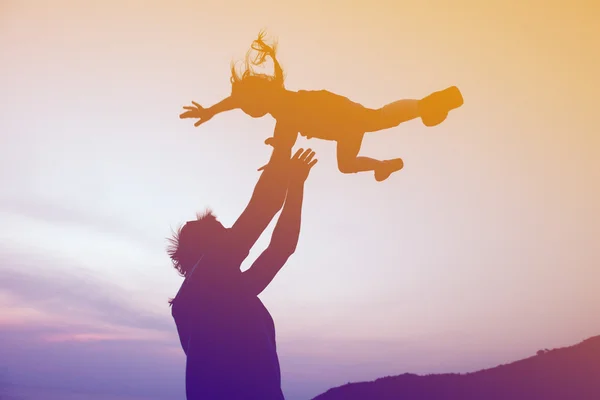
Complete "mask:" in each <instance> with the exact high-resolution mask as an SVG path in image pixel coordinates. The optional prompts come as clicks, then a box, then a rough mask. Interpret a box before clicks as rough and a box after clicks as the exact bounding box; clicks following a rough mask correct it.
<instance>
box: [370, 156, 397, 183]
mask: <svg viewBox="0 0 600 400" xmlns="http://www.w3.org/2000/svg"><path fill="white" fill-rule="evenodd" d="M402 167H404V161H402V159H401V158H394V159H392V160H384V161H382V162H381V165H380V166H379V167H378V168H377V169H375V171H374V172H375V180H376V181H377V182H381V181H385V180H386V179H387V178H389V177H390V175H391V174H393V173H394V172H396V171H400V170H401V169H402Z"/></svg>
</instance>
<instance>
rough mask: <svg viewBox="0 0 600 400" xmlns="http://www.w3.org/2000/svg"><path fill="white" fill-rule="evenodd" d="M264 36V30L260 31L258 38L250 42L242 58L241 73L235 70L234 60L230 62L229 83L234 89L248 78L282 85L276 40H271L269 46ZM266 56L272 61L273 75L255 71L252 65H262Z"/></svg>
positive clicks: (282, 76) (282, 79)
mask: <svg viewBox="0 0 600 400" xmlns="http://www.w3.org/2000/svg"><path fill="white" fill-rule="evenodd" d="M265 37H266V33H265V31H260V32H259V34H258V38H257V39H256V40H254V41H253V42H252V45H251V46H250V50H248V52H247V53H246V57H245V58H244V68H243V69H242V71H241V73H240V72H238V71H237V70H236V65H235V63H234V62H232V63H231V84H232V85H233V89H234V90H235V88H236V86H237V85H239V84H240V83H243V82H244V81H247V80H248V79H250V80H262V81H264V82H265V83H269V84H273V85H274V86H277V87H284V85H283V82H284V80H285V76H284V73H283V69H282V68H281V65H279V61H278V60H277V57H276V53H277V42H273V44H271V45H270V46H269V45H268V44H266V43H265V41H264V39H265ZM267 57H270V58H271V60H272V61H273V69H274V73H273V75H267V74H262V73H257V72H256V71H255V70H254V69H253V66H260V65H263V64H264V63H265V62H266V61H267Z"/></svg>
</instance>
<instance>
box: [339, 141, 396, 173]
mask: <svg viewBox="0 0 600 400" xmlns="http://www.w3.org/2000/svg"><path fill="white" fill-rule="evenodd" d="M363 136H364V134H363V133H360V134H356V133H354V134H349V135H344V136H343V137H342V138H341V139H340V140H338V142H337V160H338V168H339V170H340V172H342V173H344V174H352V173H356V172H363V171H374V172H375V179H376V180H377V181H379V182H381V181H383V180H385V179H387V178H388V177H389V176H390V175H391V174H392V173H394V172H396V171H398V170H400V169H402V167H403V166H404V163H403V161H402V159H401V158H395V159H392V160H385V161H380V160H375V159H373V158H369V157H359V156H358V153H359V152H360V146H361V144H362V139H363Z"/></svg>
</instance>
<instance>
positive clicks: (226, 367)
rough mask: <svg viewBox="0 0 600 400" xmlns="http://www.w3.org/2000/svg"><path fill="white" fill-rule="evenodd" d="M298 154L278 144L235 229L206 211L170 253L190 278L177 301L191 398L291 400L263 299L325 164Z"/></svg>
mask: <svg viewBox="0 0 600 400" xmlns="http://www.w3.org/2000/svg"><path fill="white" fill-rule="evenodd" d="M278 129H285V128H283V127H281V126H280V125H278V126H276V128H275V130H276V131H277V130H278ZM290 154H291V151H290V147H288V146H278V147H276V148H274V150H273V154H272V156H271V159H270V161H269V163H268V164H267V165H266V166H265V168H264V172H263V173H262V175H261V177H260V178H259V180H258V183H257V185H256V187H255V189H254V193H253V194H252V198H251V199H250V202H249V204H248V206H247V207H246V209H245V210H244V212H243V213H242V215H241V216H240V217H239V218H238V220H237V221H236V222H235V224H234V225H233V226H232V227H231V228H225V227H224V226H223V225H222V224H221V223H220V222H219V221H218V220H217V219H216V217H215V216H214V215H213V214H212V213H210V212H206V213H205V214H203V215H200V216H198V219H197V220H195V221H190V222H187V223H186V224H185V225H184V226H183V228H182V229H181V230H180V231H179V232H178V234H177V235H176V237H175V238H174V239H173V240H172V244H173V246H172V247H171V248H170V249H169V254H170V256H171V259H172V260H173V263H174V266H175V268H176V269H177V270H178V271H179V272H180V273H181V274H182V275H183V276H184V277H185V280H184V282H183V284H182V286H181V288H180V290H179V292H178V293H177V296H176V297H175V298H174V299H173V300H172V301H171V304H172V315H173V318H174V319H175V323H176V325H177V331H178V334H179V338H180V341H181V346H182V348H183V350H184V352H185V354H186V357H187V361H186V396H187V399H188V400H196V399H239V400H244V399H257V400H258V399H260V400H270V399H273V400H275V399H276V400H282V399H283V393H282V391H281V377H280V369H279V361H278V358H277V350H276V342H275V326H274V323H273V319H272V318H271V315H270V314H269V312H268V310H267V309H266V308H265V307H264V305H263V304H262V302H261V301H260V299H259V298H258V297H257V296H258V294H260V293H261V292H262V291H263V290H264V289H265V288H266V287H267V285H268V284H269V283H270V282H271V281H272V280H273V278H274V277H275V275H276V274H277V272H278V271H279V270H280V269H281V268H282V267H283V265H284V264H285V263H286V261H287V260H288V258H289V257H290V256H291V255H292V254H293V253H294V251H295V249H296V245H297V243H298V237H299V234H300V220H301V210H302V200H303V194H304V182H305V181H306V178H307V177H308V174H309V172H310V169H311V168H312V167H313V166H314V164H315V163H316V162H317V160H316V159H313V157H314V152H312V151H311V150H310V149H308V150H306V151H303V150H302V149H300V150H298V152H296V154H295V155H294V156H293V157H291V158H290ZM282 207H283V210H282V212H281V216H280V217H279V219H278V221H277V224H276V226H275V229H274V231H273V235H272V238H271V242H270V244H269V246H268V247H267V249H266V250H264V251H263V253H262V254H261V255H260V256H259V257H258V258H257V259H256V261H255V262H254V263H253V264H252V266H251V267H250V268H249V269H248V270H246V271H244V272H243V273H242V272H241V270H240V265H241V263H242V262H243V261H244V260H245V258H246V257H247V256H248V254H249V251H250V249H251V248H252V246H253V245H254V244H255V243H256V241H257V240H258V238H259V237H260V235H261V234H262V232H263V231H264V230H265V229H266V227H267V226H268V225H269V223H270V221H271V220H272V219H273V217H274V216H275V214H277V212H278V211H279V210H280V209H281V208H282Z"/></svg>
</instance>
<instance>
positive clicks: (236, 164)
mask: <svg viewBox="0 0 600 400" xmlns="http://www.w3.org/2000/svg"><path fill="white" fill-rule="evenodd" d="M599 18H600V6H599V5H598V3H597V2H594V1H591V0H590V1H581V0H577V1H569V2H566V1H562V2H558V1H552V0H546V1H541V0H540V1H516V0H510V1H506V0H502V1H500V0H489V1H485V2H484V1H476V0H473V1H464V0H455V1H401V0H394V1H392V0H390V1H383V0H379V1H378V0H368V1H366V0H352V1H341V0H328V1H323V0H308V1H307V0H303V1H293V2H292V1H283V2H274V1H273V0H268V1H267V0H258V1H253V2H251V1H241V0H228V1H216V0H215V1H203V0H197V1H175V0H173V1H150V0H146V1H142V0H138V1H133V0H105V1H93V2H92V1H64V0H53V1H42V0H39V1H33V0H31V1H28V0H23V1H18V0H0V138H1V142H0V187H2V190H1V191H0V221H1V223H0V395H1V394H2V390H3V389H2V385H3V384H7V385H14V386H16V387H17V389H14V390H20V391H21V392H20V393H34V392H35V390H41V391H47V392H44V393H46V397H45V398H47V399H50V395H49V394H48V393H59V394H56V396H57V397H56V398H57V399H58V398H60V399H67V398H68V397H67V394H65V393H71V392H80V393H81V394H78V395H74V396H75V397H73V398H74V399H75V398H76V399H84V398H85V399H90V400H101V399H102V400H104V399H123V400H133V399H150V400H158V399H174V398H183V397H184V367H185V358H184V355H183V352H182V350H181V348H180V345H179V340H178V338H177V333H176V330H175V325H174V322H173V320H172V318H171V315H170V309H169V307H168V304H167V300H168V299H169V297H172V296H174V295H175V293H176V292H177V290H178V288H179V285H180V284H181V282H182V278H181V277H179V276H178V275H177V273H176V271H175V270H174V269H173V268H171V266H170V262H169V259H168V257H167V254H166V252H165V247H166V245H167V242H166V238H167V237H169V236H170V234H171V230H172V229H176V228H177V227H178V226H179V225H180V224H182V223H183V222H185V221H186V220H189V219H192V218H194V215H195V213H196V212H197V211H202V210H203V209H204V208H205V207H211V208H212V209H213V210H214V212H215V214H216V215H217V216H218V217H219V219H220V220H221V221H222V222H223V223H224V224H225V225H226V226H230V225H231V224H232V223H233V222H234V221H235V219H236V218H237V216H238V215H239V214H240V212H241V211H242V210H243V208H244V207H245V205H246V203H247V201H248V200H249V198H250V195H251V192H252V189H253V186H254V184H255V183H256V180H257V179H258V177H259V173H258V172H257V171H256V169H257V168H258V167H260V166H261V165H263V164H264V163H265V162H266V160H267V159H268V157H269V152H270V148H269V147H267V146H265V145H264V144H263V141H264V139H266V138H267V137H268V136H270V135H271V134H272V130H273V127H274V125H275V122H274V120H273V119H272V118H271V117H264V118H261V119H252V118H250V117H249V116H247V115H245V114H243V113H242V112H241V111H232V112H229V113H227V114H223V115H219V116H217V117H215V118H213V119H212V120H211V121H209V122H208V123H206V124H205V125H202V126H201V127H199V128H194V127H193V121H192V120H180V119H179V118H178V115H179V113H180V112H181V107H182V106H183V105H186V104H189V103H190V102H191V101H192V100H195V101H197V102H199V103H200V104H203V105H206V106H208V105H211V104H213V103H215V102H217V101H219V100H221V99H222V98H223V97H224V96H226V95H228V94H229V90H230V84H229V63H230V61H231V60H234V59H241V58H242V57H243V55H244V54H245V52H246V50H247V48H248V46H249V45H250V43H251V41H252V40H253V39H254V38H255V37H256V34H257V33H258V31H259V30H260V29H261V28H266V29H267V30H268V32H269V33H270V34H271V36H272V37H276V38H278V40H279V57H280V61H281V63H282V64H283V67H284V69H285V71H286V74H287V80H286V86H287V88H288V89H292V90H299V89H327V90H329V91H332V92H335V93H338V94H341V95H344V96H347V97H349V98H351V99H352V100H354V101H356V102H359V103H361V104H363V105H365V106H369V107H379V106H382V105H384V104H386V103H389V102H392V101H394V100H398V99H402V98H420V97H423V96H425V95H427V94H429V93H431V92H433V91H436V90H440V89H443V88H446V87H448V86H451V85H456V86H458V87H459V88H460V89H461V91H462V93H463V96H464V99H465V104H464V106H463V107H462V108H460V109H458V110H456V111H453V112H452V113H451V114H450V116H449V118H448V119H447V120H446V121H445V122H444V123H442V124H441V125H439V126H437V127H434V128H426V127H425V126H423V125H422V124H421V122H420V121H411V122H407V123H405V124H402V125H401V126H399V127H397V128H394V129H390V130H386V131H381V132H378V133H372V134H369V135H367V137H366V138H365V141H364V145H363V149H362V153H361V154H362V155H369V156H373V157H376V158H393V157H402V158H403V159H404V162H405V168H404V169H403V170H402V171H400V172H398V173H396V174H394V175H392V177H391V178H390V179H388V180H387V181H385V182H383V183H378V182H376V181H375V180H374V178H373V175H372V174H371V173H363V174H356V175H343V174H341V173H340V172H338V170H337V166H336V161H335V144H334V143H331V142H321V141H318V140H316V139H312V140H306V139H304V138H301V139H299V141H298V146H303V147H307V146H310V147H312V148H313V149H314V150H315V151H316V152H317V157H318V158H319V160H320V161H319V163H318V164H317V166H316V167H315V168H314V169H313V171H312V173H311V176H310V177H309V180H308V181H307V184H306V193H305V206H304V211H303V212H304V218H303V222H302V233H301V237H300V243H299V245H298V249H297V252H296V254H295V255H294V256H293V257H292V258H291V259H290V261H289V262H288V264H287V265H286V266H285V267H284V269H283V270H282V271H281V273H280V274H279V275H278V276H277V278H276V279H275V280H274V282H273V283H272V285H271V286H270V287H269V288H268V289H267V290H266V291H265V292H264V293H263V294H262V295H261V299H262V300H263V302H264V303H265V305H266V306H267V308H268V309H269V310H270V312H271V314H272V316H273V318H274V320H275V324H276V329H277V340H278V351H279V356H280V361H281V367H282V376H283V388H284V392H285V394H286V398H288V399H291V400H301V399H308V398H311V397H312V396H315V395H317V394H319V393H321V392H323V391H325V390H327V389H328V388H330V387H332V386H338V385H341V384H345V383H346V382H348V381H362V380H371V379H375V378H377V377H382V376H386V375H397V374H402V373H405V372H414V373H437V372H465V371H473V370H477V369H481V368H484V367H491V366H495V365H498V364H500V363H504V362H508V361H511V360H515V359H519V358H524V357H527V356H531V355H533V354H535V352H536V351H537V350H538V349H541V348H553V347H561V346H566V345H570V344H574V343H577V342H579V341H580V340H582V339H585V338H587V337H589V336H593V335H598V334H600V319H598V315H600V291H599V290H598V282H600V122H599V120H598V118H597V117H598V115H599V108H600V100H599V99H600V97H599V96H600V91H599V90H600V77H599V75H598V71H600V51H599V50H598V49H599V48H600V25H599V24H598V19H599ZM271 230H272V226H271V227H270V228H269V229H268V231H267V232H265V234H264V235H263V237H262V238H261V240H260V241H259V242H258V243H257V245H256V247H255V248H254V249H253V251H252V253H251V256H250V257H249V259H248V260H247V262H246V264H244V268H246V267H247V266H248V265H249V263H250V262H251V261H253V260H254V258H255V257H256V256H258V254H260V252H261V251H262V250H263V249H264V247H265V246H266V245H267V243H268V241H269V238H270V233H271ZM49 388H52V389H51V390H50V389H49ZM7 390H8V389H7ZM11 390H12V389H11ZM35 393H38V392H35ZM60 393H62V394H60ZM84 395H87V396H88V397H83V396H84ZM22 396H24V397H23V399H24V400H28V399H29V397H25V396H26V395H25V394H22ZM30 396H33V397H30V398H31V399H33V398H37V397H35V395H34V394H31V395H30ZM103 396H104V397H103ZM118 396H121V397H118Z"/></svg>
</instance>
